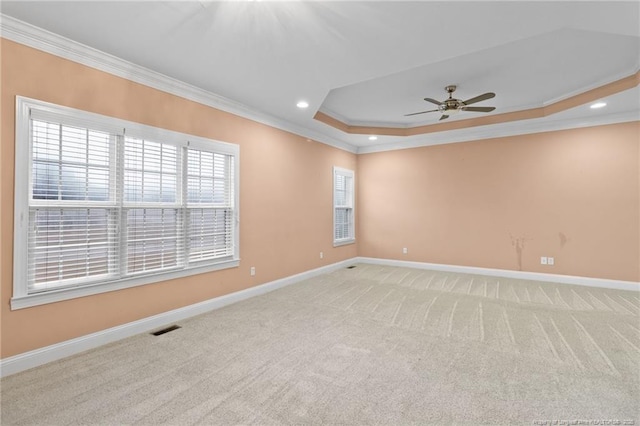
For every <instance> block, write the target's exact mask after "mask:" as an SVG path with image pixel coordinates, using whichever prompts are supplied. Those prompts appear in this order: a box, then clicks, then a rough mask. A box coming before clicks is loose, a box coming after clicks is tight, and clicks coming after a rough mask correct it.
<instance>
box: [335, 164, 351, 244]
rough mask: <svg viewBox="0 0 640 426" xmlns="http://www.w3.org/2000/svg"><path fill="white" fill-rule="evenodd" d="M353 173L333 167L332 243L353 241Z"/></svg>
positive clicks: (349, 242)
mask: <svg viewBox="0 0 640 426" xmlns="http://www.w3.org/2000/svg"><path fill="white" fill-rule="evenodd" d="M353 179H354V174H353V171H352V170H347V169H342V168H340V167H334V168H333V245H334V246H340V245H343V244H351V243H353V242H355V222H354V215H353V206H354V191H353V188H354V186H353Z"/></svg>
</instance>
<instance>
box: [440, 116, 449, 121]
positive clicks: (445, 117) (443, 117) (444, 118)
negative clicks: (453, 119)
mask: <svg viewBox="0 0 640 426" xmlns="http://www.w3.org/2000/svg"><path fill="white" fill-rule="evenodd" d="M447 118H449V116H448V115H443V116H442V117H440V120H438V121H442V120H446V119H447Z"/></svg>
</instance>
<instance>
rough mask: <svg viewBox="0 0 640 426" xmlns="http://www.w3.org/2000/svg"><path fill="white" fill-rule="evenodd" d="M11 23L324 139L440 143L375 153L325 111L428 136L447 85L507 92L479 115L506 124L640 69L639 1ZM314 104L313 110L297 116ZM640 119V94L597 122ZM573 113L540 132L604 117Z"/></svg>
mask: <svg viewBox="0 0 640 426" xmlns="http://www.w3.org/2000/svg"><path fill="white" fill-rule="evenodd" d="M1 12H2V13H3V14H5V15H8V16H11V17H14V18H17V19H19V20H21V21H24V22H27V23H30V24H33V25H35V26H37V27H40V28H43V29H46V30H49V31H51V32H53V33H56V34H59V35H62V36H64V37H67V38H69V39H72V40H75V41H78V42H80V43H82V44H85V45H87V46H90V47H93V48H95V49H98V50H101V51H103V52H106V53H109V54H112V55H114V56H117V57H119V58H122V59H125V60H127V61H130V62H132V63H134V64H137V65H140V66H143V67H146V68H148V69H151V70H154V71H157V72H159V73H162V74H164V75H167V76H169V77H172V78H175V79H178V80H181V81H183V82H186V83H189V84H191V85H194V86H197V87H199V88H201V89H203V90H206V91H208V92H211V93H215V94H217V95H220V96H222V97H225V98H228V99H231V100H233V101H236V102H238V103H241V104H243V105H245V106H246V107H248V108H249V109H251V110H254V111H257V112H259V113H262V114H267V115H269V116H272V117H274V118H276V119H277V120H279V121H280V122H286V123H291V124H292V125H293V127H295V128H297V129H303V133H304V131H308V134H313V135H319V138H318V139H319V140H320V141H322V138H324V137H326V138H327V140H337V141H340V142H342V143H346V144H349V145H351V146H353V147H360V148H361V149H364V150H366V149H371V147H372V146H373V145H375V144H382V145H385V146H388V145H389V144H393V143H401V144H405V145H406V144H407V143H418V142H419V141H421V142H420V143H429V140H430V138H431V139H433V138H434V136H433V135H431V136H427V135H422V136H416V137H411V138H399V137H380V138H379V139H378V140H377V141H374V142H371V141H369V140H368V138H367V136H366V135H351V134H346V133H343V132H342V131H340V130H337V129H334V128H332V127H330V126H328V125H326V124H324V123H321V122H319V121H316V120H314V119H313V116H314V115H315V113H316V112H317V111H319V110H320V111H323V112H325V113H328V114H329V115H332V116H334V117H336V118H339V119H340V120H341V121H344V122H346V123H348V124H359V125H378V126H379V125H383V126H384V125H392V126H396V127H406V126H415V125H423V124H430V123H432V122H436V121H437V119H438V118H439V115H438V114H424V115H419V116H414V117H410V118H409V117H404V114H407V113H410V112H415V111H421V110H426V109H431V105H429V104H427V103H426V102H424V101H423V100H422V98H424V97H432V98H436V99H440V100H442V99H444V98H445V97H446V93H445V92H444V86H445V85H447V84H457V85H458V86H459V89H458V91H457V92H456V95H457V96H456V97H458V98H460V99H467V98H470V97H473V96H475V95H478V94H480V93H484V92H487V91H492V92H495V93H496V97H495V98H494V99H491V100H489V101H484V102H482V103H481V104H478V106H481V105H488V106H496V107H497V109H496V111H495V112H493V113H492V114H498V113H502V112H507V111H513V110H518V109H524V108H531V107H537V106H542V105H545V104H548V103H550V102H554V101H557V100H559V99H562V98H566V97H567V96H570V95H574V94H577V93H580V92H582V91H585V90H588V89H591V88H594V87H597V86H599V85H602V84H605V83H609V82H611V81H614V80H616V79H619V78H621V77H625V76H628V75H630V74H633V73H635V72H636V71H637V70H638V69H639V68H640V2H637V1H630V2H612V1H602V2H597V1H592V2H575V1H565V2H561V1H555V2H541V1H532V2H524V1H517V2H504V1H501V2H480V1H475V2H459V1H451V0H449V1H446V2H435V1H425V2H383V1H370V2H356V1H343V2H337V1H333V2H324V1H316V2H308V1H288V2H272V1H227V2H209V1H182V2H160V1H151V2H149V1H146V2H145V1H143V2H99V1H69V2H58V1H45V2H32V1H26V2H12V1H4V0H3V1H2V3H1ZM301 99H304V100H306V101H308V102H309V104H310V107H309V108H308V109H306V110H300V109H298V108H296V106H295V104H296V102H297V101H299V100H301ZM638 111H640V100H639V99H638V90H637V88H636V89H632V90H631V91H629V93H627V94H621V95H619V96H617V98H616V100H615V102H614V105H612V108H610V107H609V106H608V107H607V108H604V109H603V110H599V112H597V114H601V115H612V114H613V113H614V112H615V113H616V114H617V113H627V114H628V113H637V112H638ZM562 114H563V115H558V116H556V117H554V116H550V117H547V118H545V119H537V123H541V122H545V121H549V122H550V123H553V122H557V121H558V120H559V119H561V118H562V117H565V118H566V119H571V120H573V121H574V122H578V121H580V120H582V121H584V120H592V119H593V118H594V111H593V110H589V109H588V108H584V107H578V108H574V109H573V110H570V111H567V112H565V113H562ZM478 115H480V114H477V113H476V114H472V113H461V114H458V115H457V116H455V117H452V118H453V119H464V118H469V117H477V116H478ZM528 121H530V120H528ZM494 127H495V126H494ZM496 129H497V127H496ZM454 133H455V132H454ZM454 133H452V135H453V134H454ZM438 138H439V139H438ZM436 139H438V140H444V139H443V136H442V135H439V136H438V137H437V138H436Z"/></svg>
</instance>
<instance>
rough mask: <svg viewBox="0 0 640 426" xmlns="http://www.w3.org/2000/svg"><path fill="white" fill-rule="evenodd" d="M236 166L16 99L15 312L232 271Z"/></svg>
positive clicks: (225, 152)
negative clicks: (89, 296) (199, 275)
mask: <svg viewBox="0 0 640 426" xmlns="http://www.w3.org/2000/svg"><path fill="white" fill-rule="evenodd" d="M238 157H239V149H238V146H237V145H231V144H227V143H223V142H218V141H213V140H209V139H203V138H198V137H195V136H191V135H184V134H181V133H176V132H171V131H168V130H164V129H159V128H154V127H149V126H144V125H141V124H137V123H130V122H127V121H123V120H118V119H114V118H110V117H105V116H101V115H97V114H91V113H87V112H83V111H78V110H75V109H71V108H66V107H60V106H57V105H52V104H48V103H45V102H40V101H35V100H30V99H26V98H20V97H19V98H18V102H17V114H16V168H15V194H16V200H15V213H16V215H15V217H16V220H15V233H14V235H15V241H14V292H13V298H12V301H11V303H12V308H14V309H15V308H22V307H28V306H34V305H39V304H42V303H49V302H52V301H57V300H64V299H70V298H74V297H81V296H86V295H88V294H96V293H102V292H105V291H111V290H115V289H120V288H126V287H131V286H135V285H141V284H147V283H151V282H158V281H164V280H168V279H173V278H177V277H181V276H186V275H192V274H195V273H202V272H207V271H211V270H215V269H221V268H227V267H233V266H237V265H238V255H239V247H238V187H237V182H238Z"/></svg>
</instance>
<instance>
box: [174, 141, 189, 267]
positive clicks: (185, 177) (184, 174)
mask: <svg viewBox="0 0 640 426" xmlns="http://www.w3.org/2000/svg"><path fill="white" fill-rule="evenodd" d="M188 146H189V143H187V146H186V147H183V148H182V149H180V150H179V154H178V155H179V156H180V158H179V159H180V160H181V161H179V164H182V167H181V170H180V173H177V175H178V176H179V179H180V182H178V185H177V186H178V188H180V194H179V195H180V205H181V211H182V264H183V265H184V267H185V268H186V267H188V266H189V255H190V253H191V250H190V247H189V246H190V244H189V230H190V229H191V228H190V226H191V214H190V212H189V208H188V206H187V199H188V192H187V191H188V184H189V166H188V155H187V150H188Z"/></svg>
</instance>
